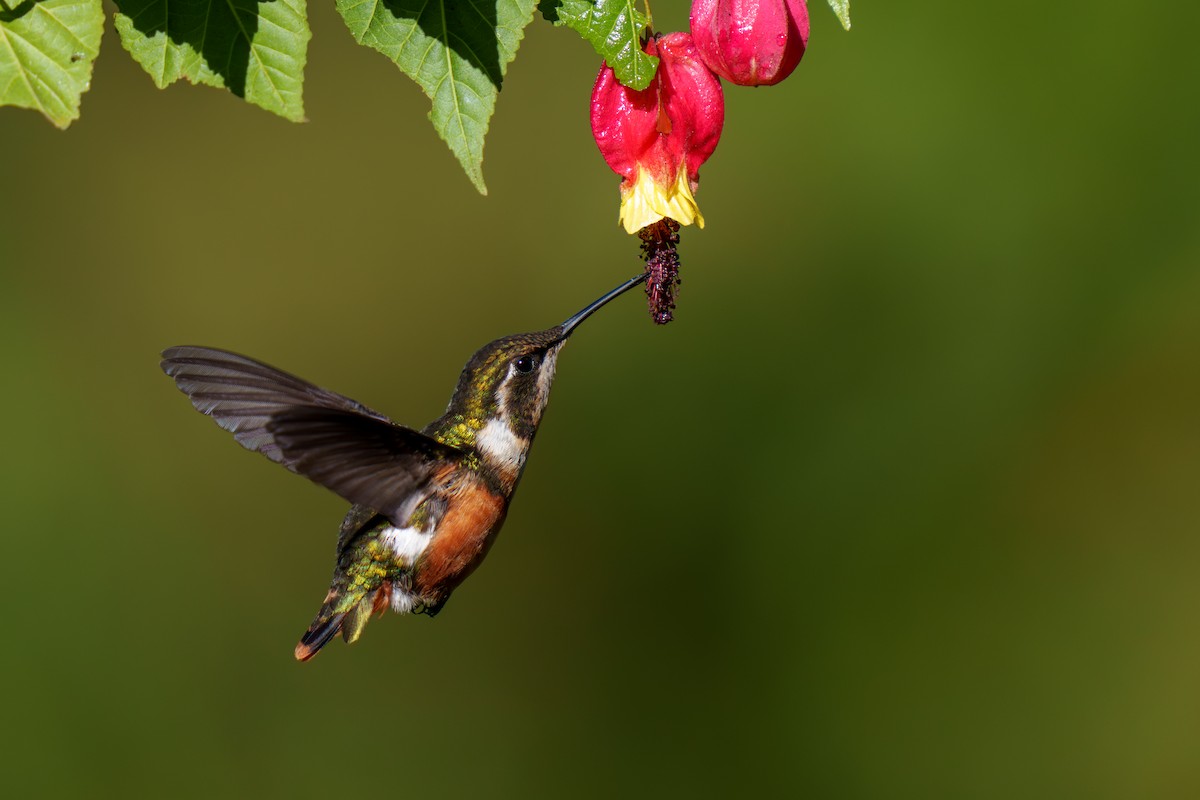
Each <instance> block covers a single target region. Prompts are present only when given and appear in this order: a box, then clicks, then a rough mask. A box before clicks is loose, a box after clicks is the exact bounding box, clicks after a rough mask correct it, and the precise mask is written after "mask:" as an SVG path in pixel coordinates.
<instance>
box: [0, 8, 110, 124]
mask: <svg viewBox="0 0 1200 800" xmlns="http://www.w3.org/2000/svg"><path fill="white" fill-rule="evenodd" d="M103 32H104V9H103V8H102V7H101V0H24V2H21V3H20V4H18V5H14V4H13V0H0V106H18V107H20V108H32V109H35V110H37V111H40V112H42V113H43V114H45V115H46V118H47V119H49V120H50V121H51V122H53V123H54V124H55V125H57V126H58V127H60V128H65V127H67V126H68V125H70V124H71V122H72V121H73V120H76V119H79V99H80V95H82V94H83V93H84V92H86V91H87V90H88V87H89V86H90V85H91V81H92V62H93V61H95V60H96V55H97V54H98V53H99V52H100V36H101V35H102V34H103Z"/></svg>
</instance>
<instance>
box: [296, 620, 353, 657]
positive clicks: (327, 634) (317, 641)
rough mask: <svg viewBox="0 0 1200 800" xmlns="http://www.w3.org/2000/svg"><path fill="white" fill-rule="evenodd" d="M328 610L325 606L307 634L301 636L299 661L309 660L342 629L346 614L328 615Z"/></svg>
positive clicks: (309, 627) (298, 649) (298, 650)
mask: <svg viewBox="0 0 1200 800" xmlns="http://www.w3.org/2000/svg"><path fill="white" fill-rule="evenodd" d="M326 610H327V609H325V608H323V609H321V613H320V614H318V615H317V618H316V619H314V620H313V622H312V625H309V626H308V630H307V631H306V632H305V634H304V635H303V636H301V637H300V643H299V644H297V645H296V660H297V661H308V660H309V659H310V658H312V657H313V656H315V655H316V654H317V653H318V652H320V650H321V648H322V647H324V646H325V645H326V644H328V643H329V640H330V639H332V638H333V637H334V636H336V635H337V632H338V631H339V630H341V629H342V620H343V619H345V617H346V614H345V613H342V614H333V615H332V616H327V615H326V613H325V612H326Z"/></svg>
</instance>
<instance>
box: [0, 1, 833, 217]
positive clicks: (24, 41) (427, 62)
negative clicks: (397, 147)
mask: <svg viewBox="0 0 1200 800" xmlns="http://www.w3.org/2000/svg"><path fill="white" fill-rule="evenodd" d="M637 1H638V0H541V2H540V10H541V12H542V16H544V17H545V18H546V19H547V20H549V21H550V22H552V23H553V24H555V25H557V26H562V27H568V28H571V29H572V30H574V31H576V32H577V33H579V34H580V36H582V37H583V38H584V39H585V40H586V41H587V42H588V43H590V44H591V46H592V47H593V48H594V49H595V50H596V52H597V53H598V54H599V55H600V56H601V57H602V58H603V59H604V60H605V62H607V63H608V65H609V66H610V67H612V68H613V71H614V72H615V74H616V77H617V80H619V81H620V82H621V83H623V84H624V85H626V86H629V87H631V88H634V89H645V88H646V87H647V86H649V85H650V81H651V79H652V78H653V77H654V72H655V70H656V69H657V68H658V59H657V58H654V57H652V56H649V55H647V54H646V53H645V51H644V50H643V49H642V46H643V45H642V42H643V38H644V37H645V35H646V34H647V32H648V30H649V24H650V20H649V18H648V16H647V14H646V13H644V12H642V11H639V10H638V7H637ZM114 2H115V3H116V6H117V9H118V10H117V13H116V15H115V19H114V22H115V26H116V29H117V32H118V34H119V35H120V39H121V44H122V46H124V48H125V49H126V50H127V51H128V52H129V54H130V55H131V56H132V57H133V59H134V60H135V61H137V62H138V64H140V65H141V66H142V68H143V69H144V70H145V71H146V72H147V73H148V74H149V75H150V77H151V79H153V81H154V84H155V85H156V86H158V87H159V88H160V89H162V88H166V87H167V86H170V85H171V84H173V83H175V82H176V81H178V80H180V79H181V78H184V79H187V80H188V81H189V82H191V83H195V84H203V85H206V86H214V87H217V88H223V89H226V90H228V91H229V92H231V93H232V94H234V95H236V96H238V97H241V98H243V99H245V100H246V101H247V102H250V103H253V104H254V105H257V106H259V107H261V108H264V109H266V110H267V111H271V112H273V113H275V114H278V115H280V116H282V117H285V118H286V119H289V120H292V121H296V122H299V121H302V120H303V119H304V102H303V96H302V90H303V84H304V67H305V63H306V61H307V58H308V41H309V39H310V38H312V34H311V32H310V30H309V26H308V10H307V6H306V0H114ZM828 2H829V5H830V7H831V8H832V9H833V10H834V13H836V14H837V16H838V19H840V20H841V22H842V25H843V26H844V27H846V28H847V29H849V28H850V2H849V0H828ZM14 3H19V4H17V5H14ZM336 5H337V9H338V12H339V13H340V14H341V15H342V18H343V19H344V20H345V22H346V25H347V27H349V29H350V32H351V34H352V35H353V36H354V39H355V41H357V42H358V43H359V44H361V45H364V46H366V47H370V48H372V49H374V50H378V51H379V52H380V53H383V54H384V55H385V56H387V57H388V58H389V59H390V60H391V61H392V62H393V63H394V64H395V65H396V66H397V67H399V68H400V71H401V72H403V73H404V74H405V75H408V76H409V77H410V78H412V79H413V80H414V81H416V83H417V85H418V86H420V87H421V89H422V91H424V92H425V94H426V95H427V96H428V97H429V99H430V101H431V103H432V108H431V110H430V112H429V119H430V121H431V122H432V123H433V127H434V129H435V130H436V131H437V134H438V135H439V136H440V137H441V138H442V139H443V140H445V142H446V144H447V145H448V146H449V148H450V151H451V152H452V153H453V154H454V156H455V157H456V158H457V159H458V161H459V163H460V164H461V165H462V167H463V170H464V171H465V172H466V173H467V177H468V178H469V179H470V180H471V182H472V183H473V184H474V185H475V187H476V188H477V189H478V190H479V192H480V193H482V194H487V187H486V186H485V184H484V180H483V147H484V138H485V137H486V135H487V131H488V127H489V125H490V123H491V118H492V114H493V113H494V112H495V109H496V100H497V98H498V95H499V92H500V88H501V86H502V84H503V81H504V76H505V73H506V71H507V69H508V65H509V63H510V62H512V60H513V58H514V57H516V53H517V48H518V47H519V46H520V43H521V39H522V38H523V37H524V32H525V27H526V26H527V25H529V23H530V22H531V21H532V20H533V14H534V10H535V7H538V0H336ZM103 25H104V12H103V9H102V0H0V106H3V105H12V106H19V107H23V108H32V109H36V110H38V111H41V112H42V113H43V114H45V115H46V117H47V118H49V119H50V121H51V122H53V123H54V124H55V125H57V126H58V127H60V128H65V127H66V126H67V125H69V124H70V123H71V122H72V121H73V120H75V119H77V118H78V117H79V104H80V96H81V94H82V93H83V92H84V91H86V90H87V89H88V86H89V84H90V80H91V75H92V62H93V61H94V60H95V58H96V56H97V54H98V52H99V48H100V39H101V35H102V33H103Z"/></svg>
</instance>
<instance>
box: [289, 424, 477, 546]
mask: <svg viewBox="0 0 1200 800" xmlns="http://www.w3.org/2000/svg"><path fill="white" fill-rule="evenodd" d="M267 432H268V433H269V434H271V436H272V437H273V438H274V440H275V442H276V445H277V446H278V447H279V450H280V452H281V453H282V454H283V457H284V459H285V460H286V461H287V462H289V463H291V464H292V468H293V469H294V470H295V471H296V472H299V473H300V474H301V475H304V476H305V477H307V478H309V479H311V480H313V481H316V482H317V483H319V484H321V485H322V486H324V487H326V488H328V489H331V490H333V491H335V492H337V493H338V494H340V495H341V496H342V497H344V498H346V499H347V500H349V501H350V502H351V503H356V504H359V505H364V506H367V507H368V508H373V509H375V510H376V511H378V512H379V513H381V514H383V515H384V516H385V517H387V518H388V519H389V520H391V521H392V523H393V524H396V525H401V526H403V525H404V524H405V523H406V522H407V520H408V517H409V515H410V514H412V512H413V510H414V509H415V508H416V506H417V504H418V503H420V501H421V500H423V499H424V498H425V497H426V496H427V495H428V493H429V491H430V490H431V488H432V485H433V483H434V482H435V481H436V480H437V478H438V477H439V475H440V474H441V473H442V472H443V471H445V470H446V469H448V468H450V467H451V466H452V465H453V464H454V463H455V462H456V461H457V460H458V459H459V458H461V457H462V451H461V450H457V449H455V448H453V447H449V446H447V445H444V444H441V443H440V442H438V441H436V440H434V439H431V438H429V437H428V436H426V435H425V434H423V433H418V432H417V431H414V430H412V429H411V428H405V427H401V426H400V425H396V424H394V423H392V422H387V421H385V420H378V419H374V418H372V417H366V416H363V415H362V414H358V413H355V412H353V411H341V410H338V409H332V408H315V407H311V406H310V407H307V408H305V407H299V406H297V407H294V408H290V409H287V410H285V411H280V412H278V413H276V414H274V415H273V416H272V417H271V419H270V421H269V422H268V423H267Z"/></svg>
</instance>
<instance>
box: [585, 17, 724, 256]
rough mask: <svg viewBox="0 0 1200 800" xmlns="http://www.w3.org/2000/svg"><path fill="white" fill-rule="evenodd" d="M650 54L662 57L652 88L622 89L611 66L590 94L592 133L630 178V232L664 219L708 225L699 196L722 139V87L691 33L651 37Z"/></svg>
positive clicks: (625, 188) (624, 197)
mask: <svg viewBox="0 0 1200 800" xmlns="http://www.w3.org/2000/svg"><path fill="white" fill-rule="evenodd" d="M646 52H647V53H649V54H650V55H652V56H658V58H659V63H658V70H657V71H656V72H655V74H654V78H653V79H652V80H651V81H650V85H649V86H648V87H646V88H645V89H643V90H641V91H636V90H634V89H630V88H629V87H627V86H623V85H621V84H620V83H619V82H618V81H617V79H616V76H615V75H613V71H612V69H610V68H609V67H608V65H607V64H605V65H603V66H601V68H600V74H599V76H597V78H596V85H595V87H594V88H593V89H592V112H591V117H592V135H593V136H595V138H596V145H597V146H598V147H599V148H600V153H601V155H603V156H604V160H605V161H606V162H607V163H608V166H610V167H611V168H612V170H613V171H614V172H616V173H617V174H618V175H620V176H621V177H622V178H624V180H623V181H621V213H620V222H621V224H622V225H624V226H625V230H626V231H628V232H629V233H636V232H637V231H639V230H641V229H642V228H644V227H646V226H647V225H651V224H653V223H655V222H657V221H658V220H661V219H664V218H668V219H673V220H675V221H676V222H678V223H680V224H681V225H691V224H692V222H695V223H696V224H697V225H699V226H700V227H704V217H702V216H701V215H700V208H699V207H698V206H697V205H696V199H695V197H694V195H693V192H695V191H696V189H697V187H698V186H699V180H700V165H701V164H703V163H704V162H705V161H707V160H708V157H709V156H710V155H712V152H713V150H714V149H716V147H717V142H718V141H719V140H720V138H721V126H722V125H723V124H724V122H725V96H724V94H723V93H722V91H721V82H720V81H719V80H717V77H716V76H715V75H713V74H712V72H710V71H709V69H708V67H706V66H704V62H703V61H701V60H700V59H699V57H698V56H697V55H696V49H695V47H694V46H693V45H692V38H691V37H690V36H689V35H688V34H686V33H668V34H666V35H665V36H659V37H655V38H651V39H650V41H649V42H647V43H646Z"/></svg>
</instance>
